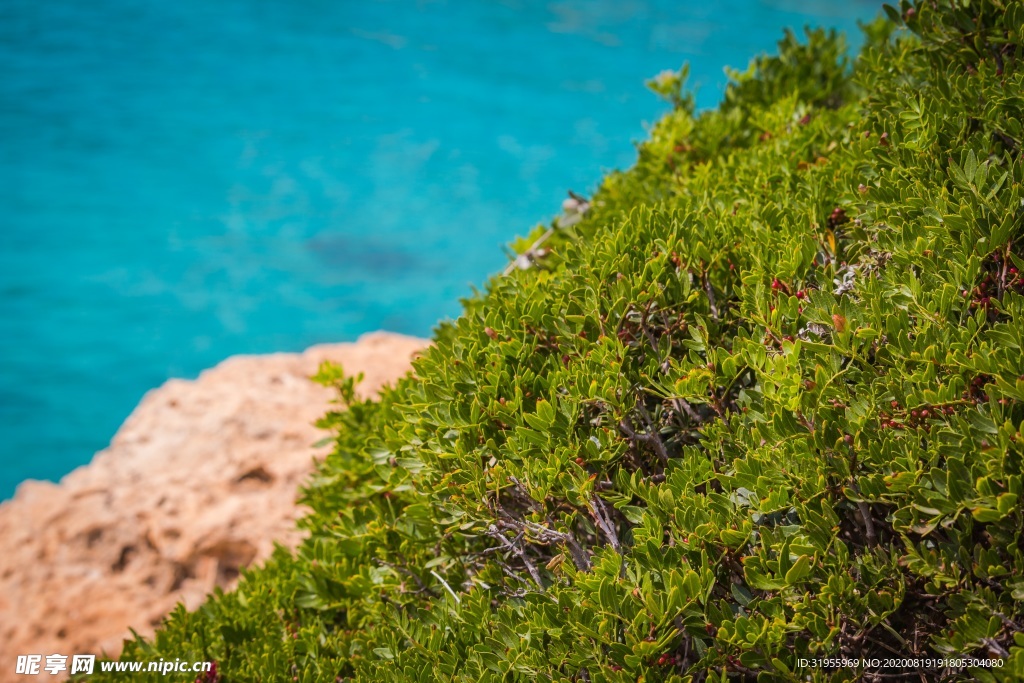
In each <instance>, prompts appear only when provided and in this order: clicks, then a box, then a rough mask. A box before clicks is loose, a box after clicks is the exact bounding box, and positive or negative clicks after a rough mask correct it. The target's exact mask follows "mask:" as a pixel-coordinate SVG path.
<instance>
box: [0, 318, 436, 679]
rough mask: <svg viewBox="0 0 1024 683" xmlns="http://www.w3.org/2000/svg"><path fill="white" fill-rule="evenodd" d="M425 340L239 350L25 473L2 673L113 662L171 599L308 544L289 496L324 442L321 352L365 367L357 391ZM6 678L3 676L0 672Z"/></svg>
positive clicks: (8, 557)
mask: <svg viewBox="0 0 1024 683" xmlns="http://www.w3.org/2000/svg"><path fill="white" fill-rule="evenodd" d="M424 345H425V342H424V341H422V340H419V339H414V338H411V337H402V336H398V335H393V334H384V333H375V334H371V335H367V336H364V337H362V338H361V339H360V340H359V341H358V342H356V343H354V344H334V345H324V346H315V347H313V348H311V349H309V350H307V351H306V352H304V353H302V354H274V355H268V356H238V357H235V358H231V359H229V360H227V361H225V362H223V363H221V364H220V365H218V366H217V367H215V368H213V369H212V370H208V371H206V372H204V373H203V374H202V375H200V377H199V378H198V379H196V380H194V381H185V380H171V381H169V382H167V383H166V384H164V385H163V386H162V387H160V388H159V389H156V390H154V391H151V392H149V393H148V394H147V395H146V396H145V398H143V400H142V402H141V403H140V404H139V406H138V407H137V408H136V409H135V411H134V412H133V413H132V414H131V416H130V417H129V418H128V419H127V421H125V423H124V425H123V426H122V427H121V429H120V430H119V431H118V432H117V435H116V436H115V437H114V439H113V441H112V443H111V445H110V447H109V448H107V449H106V450H104V451H101V452H100V453H98V454H97V455H96V457H95V458H94V460H93V461H92V463H90V464H89V465H86V466H84V467H81V468H79V469H77V470H75V471H74V472H72V473H70V474H69V475H67V476H66V477H64V479H63V480H62V481H61V482H60V483H59V484H51V483H47V482H36V481H29V482H25V483H24V484H22V485H21V486H20V487H19V488H18V491H17V494H16V495H15V497H14V498H13V499H12V500H10V501H7V502H5V503H3V504H2V505H0V548H2V552H0V671H5V672H7V673H13V671H14V664H15V660H16V656H17V655H19V654H42V655H44V656H45V655H47V654H52V653H60V654H65V655H70V654H75V653H80V654H86V653H93V654H100V653H102V652H106V653H108V654H110V655H116V654H117V653H118V652H120V650H121V647H122V640H123V639H124V638H127V637H130V632H129V627H133V628H134V629H135V630H136V631H138V632H140V633H143V634H147V633H151V632H152V629H153V627H155V626H156V625H158V624H159V623H160V621H161V619H162V617H163V616H164V615H165V614H167V613H168V612H169V611H170V610H171V609H172V608H173V607H174V606H175V604H176V603H177V602H179V601H181V602H184V604H185V605H186V606H188V607H189V608H193V607H196V606H197V605H198V604H199V603H200V602H201V601H202V600H203V598H204V597H205V596H206V595H207V594H208V593H209V592H210V591H211V590H213V588H214V587H216V586H221V587H225V588H230V587H231V586H232V585H233V584H234V582H235V579H236V577H237V576H238V573H239V570H240V569H241V568H242V567H245V566H246V565H248V564H250V563H253V562H259V561H260V560H262V559H264V558H266V557H267V556H268V555H269V554H270V553H271V551H272V550H273V546H274V542H279V543H282V544H284V545H286V546H294V545H295V544H296V543H297V542H298V541H299V540H300V535H299V532H298V531H297V530H296V528H295V521H296V519H297V517H298V516H300V515H301V509H300V508H299V507H298V506H297V505H296V503H295V497H296V493H297V490H298V487H299V485H300V484H301V482H302V481H303V479H304V478H305V477H306V476H307V475H308V474H309V473H310V471H311V470H312V467H313V461H314V458H317V457H322V456H324V455H325V454H326V453H327V450H328V447H321V448H314V447H313V444H314V443H315V442H317V441H319V440H320V439H322V438H323V437H324V436H325V435H324V433H323V432H320V431H319V430H317V429H316V428H315V427H314V426H313V422H314V421H315V420H316V419H317V418H319V417H320V416H321V415H323V414H324V413H325V412H326V410H327V408H328V406H329V403H330V401H331V400H332V399H333V398H334V392H333V391H331V390H328V389H325V388H323V387H320V386H317V385H315V384H313V383H312V382H311V381H310V380H309V379H308V378H309V376H310V375H312V374H313V373H315V372H316V369H317V367H318V366H319V364H320V362H321V361H323V360H328V359H329V360H333V361H338V362H340V363H341V364H342V365H343V366H344V368H345V370H346V371H347V372H349V373H352V374H354V373H356V372H363V373H365V376H366V377H365V380H364V381H363V383H362V384H361V385H360V391H361V393H362V394H363V395H366V394H368V393H372V392H375V391H376V390H377V389H378V388H379V387H380V386H381V385H383V384H385V383H388V382H391V381H393V380H395V379H396V378H398V377H399V376H401V375H402V374H403V373H405V372H406V371H407V370H408V369H409V361H410V359H411V358H412V356H413V355H414V354H415V353H416V352H417V351H419V350H421V349H422V348H423V347H424ZM0 678H6V676H3V677H0Z"/></svg>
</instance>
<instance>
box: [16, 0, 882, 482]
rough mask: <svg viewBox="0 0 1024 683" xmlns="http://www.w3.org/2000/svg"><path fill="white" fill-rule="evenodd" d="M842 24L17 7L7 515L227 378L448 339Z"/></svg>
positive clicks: (423, 7) (522, 3)
mask: <svg viewBox="0 0 1024 683" xmlns="http://www.w3.org/2000/svg"><path fill="white" fill-rule="evenodd" d="M879 7H880V5H879V4H878V3H876V2H874V1H871V2H844V3H837V2H834V1H833V0H818V1H811V0H806V1H800V0H724V1H720V2H706V1H704V2H691V1H687V0H682V1H680V0H676V1H672V0H593V1H582V0H558V1H554V2H550V1H547V0H544V1H535V0H506V1H503V2H493V1H490V0H477V1H470V0H451V1H448V2H445V1H438V2H434V1H421V2H413V1H412V0H409V1H400V0H394V1H391V2H380V1H378V2H374V1H365V2H364V1H359V2H357V1H355V0H340V1H335V2H326V1H324V0H297V1H294V0H293V1H286V0H249V1H243V0H217V2H203V1H200V0H180V1H179V2H155V1H153V2H141V1H133V0H92V1H91V2H78V1H73V0H47V1H46V2H39V1H38V0H5V2H3V3H0V499H2V498H6V497H9V496H10V495H11V494H12V493H13V491H14V487H15V486H16V485H17V483H18V482H20V481H21V480H23V479H25V478H29V477H32V478H43V479H52V480H55V479H58V478H59V477H61V476H62V475H63V474H65V473H67V472H68V471H70V470H71V469H73V468H74V467H76V466H78V465H81V464H83V463H85V462H87V461H88V460H89V459H90V458H91V457H92V455H93V453H94V452H95V451H96V450H98V449H100V448H103V447H104V446H105V445H106V444H107V443H109V440H110V438H111V436H113V434H114V432H115V431H116V429H117V427H118V425H119V424H120V423H121V421H122V420H123V419H124V418H125V417H126V416H127V415H128V413H129V412H130V411H131V409H132V408H133V406H134V405H135V404H136V403H137V402H138V401H139V399H140V398H141V396H142V394H143V393H144V392H145V391H146V390H148V389H150V388H153V387H155V386H157V385H159V384H160V383H162V382H163V381H164V380H166V379H167V378H169V377H194V376H195V375H196V374H198V372H199V371H200V370H202V369H203V368H206V367H209V366H212V365H214V364H215V363H217V362H218V361H220V360H222V359H223V358H225V357H227V356H230V355H232V354H238V353H265V352H271V351H293V350H300V349H303V348H305V347H306V346H309V345H310V344H313V343H317V342H328V341H342V340H351V339H354V338H356V337H357V336H358V335H359V334H361V333H363V332H367V331H370V330H376V329H388V330H394V331H398V332H404V333H409V334H416V335H428V334H429V333H430V331H431V329H432V327H433V326H434V324H435V323H436V322H437V321H438V320H439V319H443V318H446V317H452V316H455V315H458V312H459V304H458V298H459V297H461V296H465V295H467V294H468V293H469V292H470V285H471V284H476V285H480V284H482V283H483V282H484V281H485V280H486V278H487V276H488V275H490V274H492V273H494V272H496V271H498V270H499V269H501V268H502V267H503V266H504V264H505V256H504V255H503V253H502V250H501V246H502V245H503V244H505V243H507V242H509V241H510V240H511V239H512V238H513V237H514V236H515V235H517V234H524V233H525V232H526V231H527V230H528V229H529V228H530V227H531V226H532V225H534V224H536V223H537V222H539V221H545V220H547V219H548V218H549V217H550V216H552V215H554V213H555V212H557V211H558V209H559V207H560V204H561V200H562V199H563V198H564V197H565V193H566V190H568V189H573V190H576V191H578V192H583V193H588V192H590V191H591V190H593V189H594V187H595V186H596V185H597V183H598V181H599V180H600V178H601V176H602V174H603V173H604V172H606V171H607V170H609V169H616V168H620V169H621V168H626V167H628V166H630V165H631V164H632V162H633V160H634V158H635V151H634V146H633V143H634V141H637V140H640V139H642V138H643V137H644V130H645V128H644V122H648V123H649V122H653V121H655V120H656V119H657V117H658V116H659V115H660V113H662V112H663V111H664V109H665V105H664V104H662V103H661V102H660V101H659V100H657V99H656V98H655V97H654V96H653V95H652V94H650V93H649V92H648V91H646V89H645V87H644V84H643V83H644V80H645V79H646V78H649V77H651V76H653V75H655V74H656V73H657V72H659V71H661V70H662V69H665V68H676V67H678V66H680V65H681V64H682V63H683V62H684V61H689V62H690V63H691V65H692V75H691V79H690V84H691V85H697V86H698V88H699V89H698V98H697V99H698V106H700V107H708V106H714V105H715V104H716V103H717V102H718V100H719V99H720V97H721V95H722V92H723V87H724V84H725V81H726V79H725V76H724V74H723V67H724V66H726V65H731V66H736V67H743V66H745V65H746V64H747V63H748V61H749V59H750V58H751V57H752V56H753V55H754V54H756V53H759V52H764V51H772V50H773V49H774V45H775V41H777V40H778V39H779V38H780V37H781V32H782V28H783V27H785V26H790V27H794V28H799V27H802V26H803V25H805V24H812V25H825V26H834V27H836V28H839V29H841V30H843V31H845V32H846V33H847V36H848V37H849V39H850V42H851V43H852V44H853V45H857V44H858V43H859V42H860V37H859V31H858V29H857V27H856V21H857V19H870V18H872V17H873V16H874V15H875V14H876V13H877V10H878V9H879Z"/></svg>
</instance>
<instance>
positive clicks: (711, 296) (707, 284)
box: [702, 272, 718, 321]
mask: <svg viewBox="0 0 1024 683" xmlns="http://www.w3.org/2000/svg"><path fill="white" fill-rule="evenodd" d="M702 279H703V280H704V291H705V292H706V293H707V295H708V303H709V304H710V305H711V317H712V318H714V319H715V320H716V321H717V320H718V307H717V306H715V288H714V287H712V286H711V280H710V279H709V278H708V274H707V273H706V272H705V273H704V274H703V275H702Z"/></svg>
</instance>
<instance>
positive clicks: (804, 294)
mask: <svg viewBox="0 0 1024 683" xmlns="http://www.w3.org/2000/svg"><path fill="white" fill-rule="evenodd" d="M796 298H797V299H806V298H807V292H805V291H804V290H802V289H801V290H799V291H798V292H797V293H796Z"/></svg>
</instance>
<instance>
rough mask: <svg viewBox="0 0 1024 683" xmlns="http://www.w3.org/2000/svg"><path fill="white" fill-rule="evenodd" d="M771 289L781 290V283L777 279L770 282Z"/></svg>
mask: <svg viewBox="0 0 1024 683" xmlns="http://www.w3.org/2000/svg"><path fill="white" fill-rule="evenodd" d="M772 289H774V290H776V291H778V290H780V289H782V282H780V281H779V278H775V279H773V280H772Z"/></svg>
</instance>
